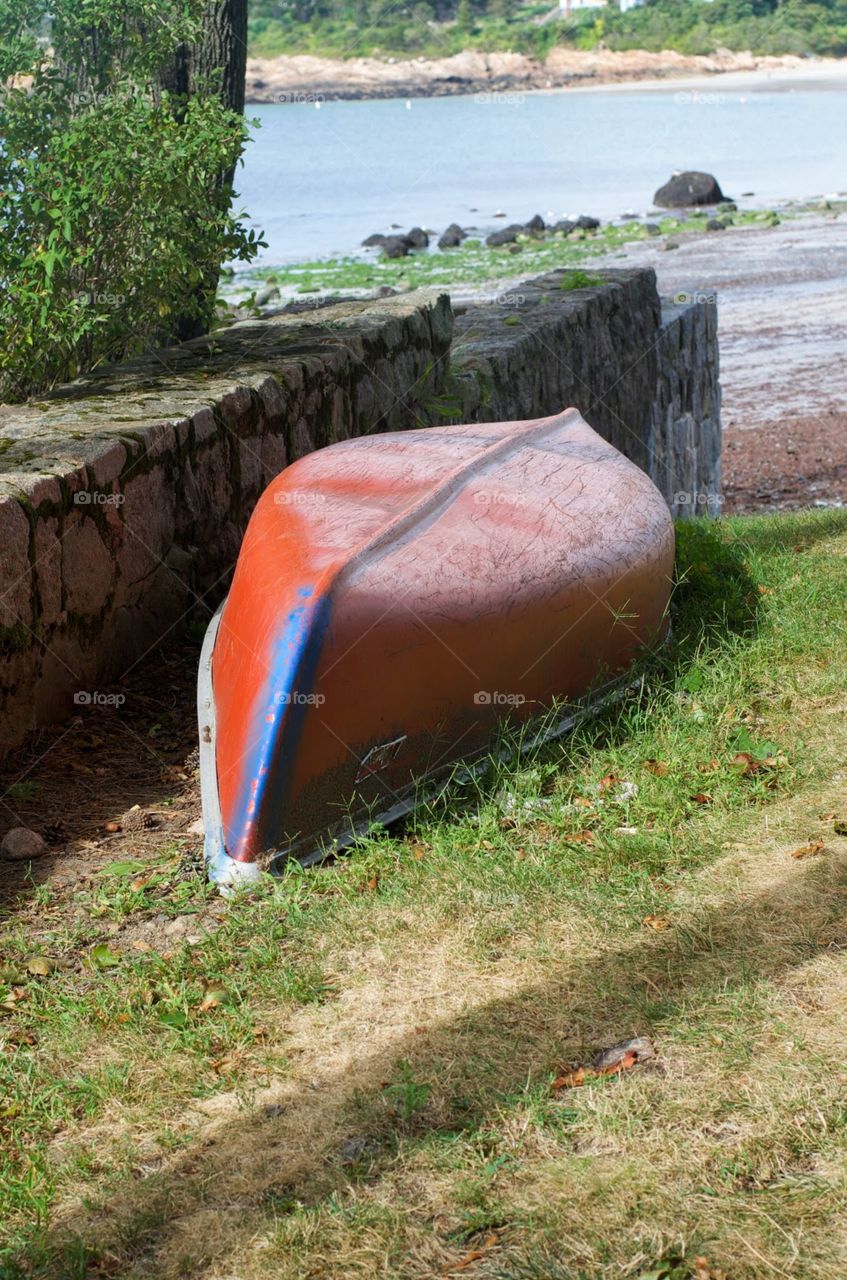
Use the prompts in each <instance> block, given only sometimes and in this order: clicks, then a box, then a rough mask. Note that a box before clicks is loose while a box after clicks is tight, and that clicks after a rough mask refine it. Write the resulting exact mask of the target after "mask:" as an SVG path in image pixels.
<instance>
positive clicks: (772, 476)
mask: <svg viewBox="0 0 847 1280" xmlns="http://www.w3.org/2000/svg"><path fill="white" fill-rule="evenodd" d="M678 241H679V247H678V248H677V249H675V250H673V251H671V252H668V251H667V250H664V249H663V248H662V247H660V246H658V245H657V246H655V247H654V246H652V245H648V246H644V245H640V244H639V245H633V246H631V247H630V248H629V249H627V250H626V251H625V254H624V256H625V258H626V259H627V260H628V261H629V262H631V263H633V264H636V263H637V264H638V265H639V266H642V265H646V266H652V267H654V268H655V270H656V273H657V276H658V282H659V290H660V292H661V293H662V295H663V296H671V297H672V296H674V295H678V294H688V295H696V294H698V293H702V294H704V295H712V294H715V295H716V296H717V302H718V317H719V319H718V325H719V334H720V358H721V384H722V387H723V415H722V416H723V427H724V460H723V476H724V495H725V503H724V508H723V509H724V511H727V512H743V511H772V510H780V509H783V510H795V509H798V508H801V507H808V506H813V505H819V506H840V505H843V504H844V503H847V362H845V360H844V353H845V351H847V214H844V213H841V214H840V215H836V214H826V215H818V214H811V215H810V214H803V215H800V216H799V217H797V218H792V219H790V220H786V221H785V222H783V223H781V225H779V226H777V227H764V228H759V227H739V228H737V229H729V230H726V231H722V232H713V233H710V234H707V235H705V236H704V235H697V236H691V237H690V238H689V237H686V236H680V237H678ZM615 264H616V265H621V259H620V257H618V258H616V259H615Z"/></svg>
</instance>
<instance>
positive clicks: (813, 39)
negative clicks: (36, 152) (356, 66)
mask: <svg viewBox="0 0 847 1280" xmlns="http://www.w3.org/2000/svg"><path fill="white" fill-rule="evenodd" d="M249 30H250V43H251V49H252V51H253V52H256V53H264V54H274V53H297V52H311V53H322V52H323V53H327V54H332V55H335V56H353V55H361V54H368V53H376V54H390V53H408V54H414V53H425V54H430V55H433V54H434V55H438V54H446V53H452V52H457V51H458V50H459V49H461V48H468V47H471V48H473V47H476V48H487V49H492V50H495V49H515V50H523V51H526V52H532V53H536V54H538V55H539V56H543V55H544V54H545V53H546V52H547V51H548V50H549V49H550V48H551V47H552V46H553V45H555V44H570V45H573V46H575V47H577V48H584V49H591V48H596V47H597V46H598V45H602V46H604V47H606V48H610V49H632V48H643V49H652V50H659V49H676V50H678V51H679V52H681V53H711V52H713V51H714V50H715V49H716V48H720V47H722V48H729V49H751V50H752V51H753V52H755V53H759V54H780V53H796V54H805V53H810V54H829V55H834V56H838V55H843V54H847V0H647V3H646V4H644V5H642V6H640V7H638V8H635V9H630V10H629V11H628V12H627V13H621V12H620V11H619V9H618V6H617V4H616V2H615V0H609V3H608V4H607V5H606V6H605V7H603V8H598V9H588V10H581V11H577V12H576V13H574V14H572V15H571V16H570V17H568V18H558V17H557V15H556V11H555V7H554V6H553V5H552V4H550V3H540V4H539V3H532V2H530V3H520V0H409V2H408V3H405V4H404V3H397V0H250V27H249Z"/></svg>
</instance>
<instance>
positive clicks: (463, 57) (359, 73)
mask: <svg viewBox="0 0 847 1280" xmlns="http://www.w3.org/2000/svg"><path fill="white" fill-rule="evenodd" d="M845 69H847V68H846V67H845V60H839V59H809V58H801V57H795V56H794V55H785V56H782V57H757V56H756V55H754V54H752V53H750V52H742V53H733V52H731V51H730V50H727V49H722V50H718V51H717V52H716V53H714V54H710V55H709V56H699V55H697V56H695V55H685V54H681V53H675V52H673V51H672V50H663V51H662V52H661V53H648V52H646V51H644V50H641V49H630V50H626V51H622V52H615V51H612V50H600V49H598V50H592V51H590V52H588V51H584V50H579V49H571V48H565V47H558V48H555V49H553V50H551V52H550V53H549V55H548V56H547V58H545V59H543V60H540V59H538V58H533V57H531V56H530V55H528V54H523V53H482V52H479V51H476V50H466V51H465V52H463V53H457V54H454V55H452V56H451V57H446V58H413V59H395V58H386V59H381V58H346V59H341V58H318V57H313V56H312V55H308V54H294V55H284V56H280V57H276V58H249V59H248V62H247V101H248V103H270V102H277V103H287V104H296V103H300V104H303V103H320V102H321V101H333V100H342V99H352V100H357V99H366V98H402V97H410V98H411V97H445V96H450V95H460V94H474V93H516V92H523V91H527V90H538V89H562V88H577V87H589V86H592V85H596V86H600V85H614V84H626V83H629V82H639V81H645V80H658V81H662V80H678V79H682V78H685V77H696V76H702V77H713V76H717V75H723V74H739V73H740V74H748V75H750V74H752V75H762V76H765V77H772V76H774V75H780V74H785V75H786V77H788V78H799V77H803V78H804V79H806V78H807V77H811V78H813V79H820V78H822V77H824V76H827V75H832V76H838V77H839V78H840V77H841V75H842V74H843V73H844V72H845Z"/></svg>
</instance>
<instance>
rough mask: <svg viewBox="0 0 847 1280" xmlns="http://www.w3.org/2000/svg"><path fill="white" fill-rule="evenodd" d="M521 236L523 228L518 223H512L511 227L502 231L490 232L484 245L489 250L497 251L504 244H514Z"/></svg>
mask: <svg viewBox="0 0 847 1280" xmlns="http://www.w3.org/2000/svg"><path fill="white" fill-rule="evenodd" d="M522 234H523V227H522V226H521V224H520V223H519V222H513V223H512V225H511V226H509V227H504V228H503V230H502V231H492V232H491V235H490V236H488V238H487V239H486V241H485V243H486V244H487V245H488V247H489V249H499V248H500V247H501V245H504V244H514V242H515V241H516V240H517V238H518V236H519V235H522Z"/></svg>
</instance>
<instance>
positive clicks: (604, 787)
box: [597, 773, 619, 791]
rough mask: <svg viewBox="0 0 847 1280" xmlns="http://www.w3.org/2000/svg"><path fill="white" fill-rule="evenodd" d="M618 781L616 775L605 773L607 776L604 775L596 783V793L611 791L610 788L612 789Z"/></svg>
mask: <svg viewBox="0 0 847 1280" xmlns="http://www.w3.org/2000/svg"><path fill="white" fill-rule="evenodd" d="M618 781H619V779H618V775H617V774H616V773H607V774H604V776H603V777H602V778H601V779H600V781H599V782H598V783H597V790H598V791H611V789H612V787H613V786H614V785H615V783H616V782H618Z"/></svg>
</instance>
